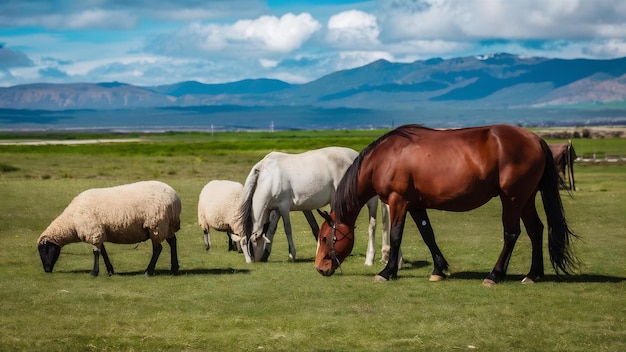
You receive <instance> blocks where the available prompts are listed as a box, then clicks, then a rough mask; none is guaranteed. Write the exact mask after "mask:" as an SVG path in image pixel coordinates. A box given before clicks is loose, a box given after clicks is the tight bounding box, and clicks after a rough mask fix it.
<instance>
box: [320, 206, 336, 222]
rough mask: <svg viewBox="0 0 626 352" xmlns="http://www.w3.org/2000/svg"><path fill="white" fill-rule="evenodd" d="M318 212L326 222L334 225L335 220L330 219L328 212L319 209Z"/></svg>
mask: <svg viewBox="0 0 626 352" xmlns="http://www.w3.org/2000/svg"><path fill="white" fill-rule="evenodd" d="M317 212H318V213H319V214H320V216H321V217H323V218H324V220H326V221H328V223H332V222H333V219H332V218H331V217H330V215H329V214H328V212H327V211H326V210H324V211H321V210H319V209H317Z"/></svg>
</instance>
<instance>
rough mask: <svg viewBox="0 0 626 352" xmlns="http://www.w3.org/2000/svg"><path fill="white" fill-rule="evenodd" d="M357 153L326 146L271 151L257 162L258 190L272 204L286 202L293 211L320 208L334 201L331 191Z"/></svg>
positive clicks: (333, 192) (347, 149)
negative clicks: (258, 174)
mask: <svg viewBox="0 0 626 352" xmlns="http://www.w3.org/2000/svg"><path fill="white" fill-rule="evenodd" d="M357 155H358V153H357V152H356V151H354V150H352V149H349V148H343V147H326V148H321V149H315V150H310V151H306V152H303V153H300V154H288V153H282V152H272V153H269V154H268V155H266V157H265V158H264V159H263V160H262V161H261V162H260V163H259V169H260V176H259V177H260V181H259V182H260V183H264V184H266V185H267V187H261V188H263V189H258V190H257V192H262V193H263V192H266V193H267V192H269V193H271V196H270V195H269V194H266V195H265V196H264V197H271V198H272V199H273V201H272V202H276V203H281V202H288V203H290V205H289V207H290V209H291V210H292V211H293V210H310V209H315V208H321V207H323V206H325V205H326V204H328V203H329V202H330V201H332V199H333V198H334V194H335V189H336V187H337V184H338V183H339V181H340V180H341V178H342V176H343V174H344V173H345V171H346V169H347V168H348V167H349V166H350V165H351V164H352V162H353V161H354V159H355V158H356V156H357Z"/></svg>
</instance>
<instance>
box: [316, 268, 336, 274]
mask: <svg viewBox="0 0 626 352" xmlns="http://www.w3.org/2000/svg"><path fill="white" fill-rule="evenodd" d="M317 272H318V273H320V274H322V276H331V275H333V274H334V273H335V268H332V267H331V268H329V269H326V270H323V269H320V268H317Z"/></svg>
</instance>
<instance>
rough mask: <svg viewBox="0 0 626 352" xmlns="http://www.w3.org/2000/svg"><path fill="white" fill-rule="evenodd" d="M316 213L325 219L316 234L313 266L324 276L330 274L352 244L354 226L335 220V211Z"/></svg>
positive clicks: (348, 251) (350, 249)
mask: <svg viewBox="0 0 626 352" xmlns="http://www.w3.org/2000/svg"><path fill="white" fill-rule="evenodd" d="M318 213H319V214H320V215H321V216H322V217H323V218H324V219H325V221H324V223H323V224H322V227H321V228H320V232H319V235H318V245H317V256H316V257H315V268H316V269H317V271H318V272H319V273H320V274H322V275H324V276H331V275H332V274H334V273H335V270H337V268H338V267H339V266H340V265H341V263H342V262H343V260H344V259H346V257H347V256H348V255H349V254H350V252H352V247H353V246H354V228H351V227H349V226H347V225H345V224H341V223H337V222H336V221H335V213H334V212H331V213H330V214H328V213H327V212H321V211H319V210H318Z"/></svg>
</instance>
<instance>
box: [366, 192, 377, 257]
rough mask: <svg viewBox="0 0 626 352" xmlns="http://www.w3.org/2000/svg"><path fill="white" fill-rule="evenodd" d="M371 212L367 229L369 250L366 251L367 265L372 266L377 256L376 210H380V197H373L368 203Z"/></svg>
mask: <svg viewBox="0 0 626 352" xmlns="http://www.w3.org/2000/svg"><path fill="white" fill-rule="evenodd" d="M366 205H367V210H368V214H369V226H368V229H367V234H368V240H367V252H365V265H367V266H372V265H373V264H374V258H375V257H376V212H377V211H378V197H372V199H370V200H369V201H368V202H367V203H366Z"/></svg>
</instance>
